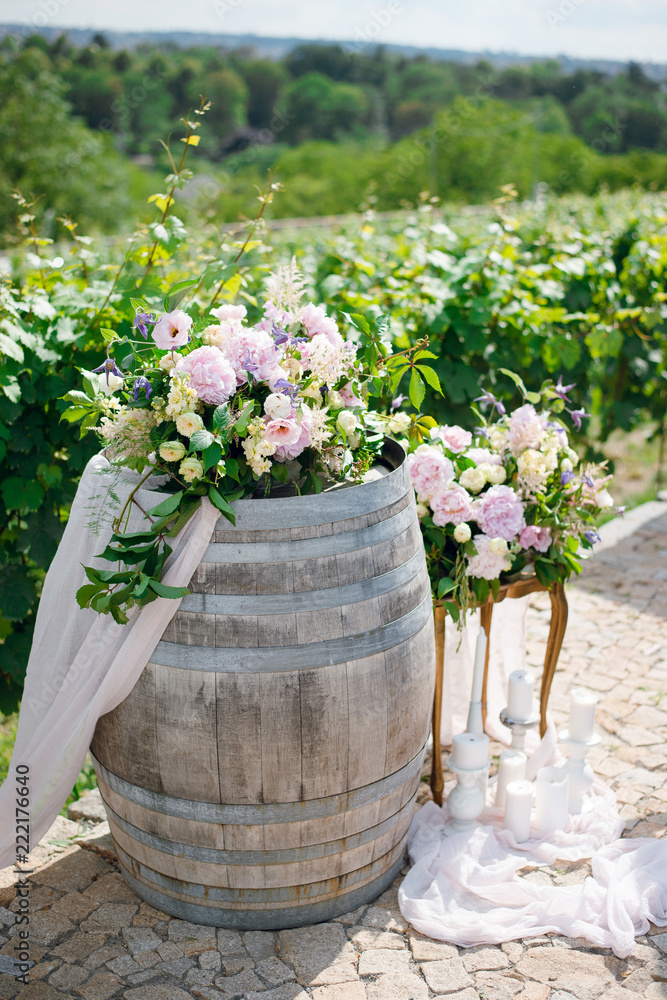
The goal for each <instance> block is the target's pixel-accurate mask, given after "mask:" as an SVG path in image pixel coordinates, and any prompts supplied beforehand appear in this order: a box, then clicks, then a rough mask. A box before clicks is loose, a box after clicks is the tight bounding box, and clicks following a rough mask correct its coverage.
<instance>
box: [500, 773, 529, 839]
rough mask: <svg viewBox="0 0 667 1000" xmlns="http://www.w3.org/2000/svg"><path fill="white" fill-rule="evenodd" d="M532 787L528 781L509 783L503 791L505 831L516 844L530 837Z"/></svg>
mask: <svg viewBox="0 0 667 1000" xmlns="http://www.w3.org/2000/svg"><path fill="white" fill-rule="evenodd" d="M532 805H533V785H532V782H530V781H510V782H509V783H508V785H507V788H506V789H505V824H504V826H505V829H506V830H509V831H510V833H511V834H512V835H513V837H514V839H515V840H516V841H517V843H521V841H522V840H528V838H529V837H530V810H531V808H532Z"/></svg>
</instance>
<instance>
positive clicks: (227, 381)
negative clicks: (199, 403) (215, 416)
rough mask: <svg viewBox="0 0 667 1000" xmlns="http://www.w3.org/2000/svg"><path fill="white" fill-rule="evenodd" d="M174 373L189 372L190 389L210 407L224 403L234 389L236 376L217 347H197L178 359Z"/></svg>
mask: <svg viewBox="0 0 667 1000" xmlns="http://www.w3.org/2000/svg"><path fill="white" fill-rule="evenodd" d="M174 371H181V372H190V388H191V389H194V390H195V392H196V393H197V395H198V397H199V398H200V399H202V400H203V401H204V402H205V403H209V404H210V405H211V406H218V405H219V404H220V403H226V402H227V400H228V399H229V397H230V396H232V395H233V394H234V391H235V389H236V376H235V374H234V369H233V368H232V366H231V365H230V364H229V362H228V361H227V359H226V358H225V356H224V354H223V353H222V351H221V350H220V348H218V347H198V348H197V349H196V350H195V351H192V352H191V353H190V354H186V355H185V357H183V358H179V359H178V361H177V363H176V367H175V369H174Z"/></svg>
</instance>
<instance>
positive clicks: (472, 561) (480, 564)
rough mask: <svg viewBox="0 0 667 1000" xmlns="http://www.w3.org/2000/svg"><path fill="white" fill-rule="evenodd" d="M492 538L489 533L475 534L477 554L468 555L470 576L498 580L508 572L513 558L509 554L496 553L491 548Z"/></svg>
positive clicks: (474, 540)
mask: <svg viewBox="0 0 667 1000" xmlns="http://www.w3.org/2000/svg"><path fill="white" fill-rule="evenodd" d="M492 541H493V539H492V538H489V536H488V535H475V536H474V537H473V542H474V543H475V548H476V549H477V555H474V556H466V558H467V560H468V576H474V577H481V578H482V579H484V580H497V578H498V577H499V576H500V574H501V573H506V572H507V570H508V569H510V567H511V565H512V559H511V557H510V556H509V555H508V554H507V553H504V554H503V555H494V553H493V552H492V551H491V549H490V545H491V542H492Z"/></svg>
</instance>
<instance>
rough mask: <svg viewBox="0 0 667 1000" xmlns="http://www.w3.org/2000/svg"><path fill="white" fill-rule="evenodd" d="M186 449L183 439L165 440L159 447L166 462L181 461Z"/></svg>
mask: <svg viewBox="0 0 667 1000" xmlns="http://www.w3.org/2000/svg"><path fill="white" fill-rule="evenodd" d="M186 451H187V449H186V447H185V445H184V444H183V442H182V441H165V442H164V443H163V444H161V445H160V448H159V452H160V458H163V459H164V460H165V462H180V460H181V459H182V458H185V455H186Z"/></svg>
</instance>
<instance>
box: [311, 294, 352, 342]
mask: <svg viewBox="0 0 667 1000" xmlns="http://www.w3.org/2000/svg"><path fill="white" fill-rule="evenodd" d="M301 323H302V325H303V326H304V327H305V329H306V332H307V334H308V336H309V337H315V336H317V334H318V333H323V334H324V336H325V337H326V338H327V339H328V340H329V341H330V342H331V343H332V344H333V346H334V347H342V346H343V343H344V341H343V338H342V337H341V335H340V333H339V332H338V325H337V323H336V321H335V320H333V319H331V317H330V316H327V314H326V312H325V311H324V309H323V307H322V306H315V305H313V303H312V302H309V303H308V305H307V306H306V308H305V309H304V310H303V312H302V313H301Z"/></svg>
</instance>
